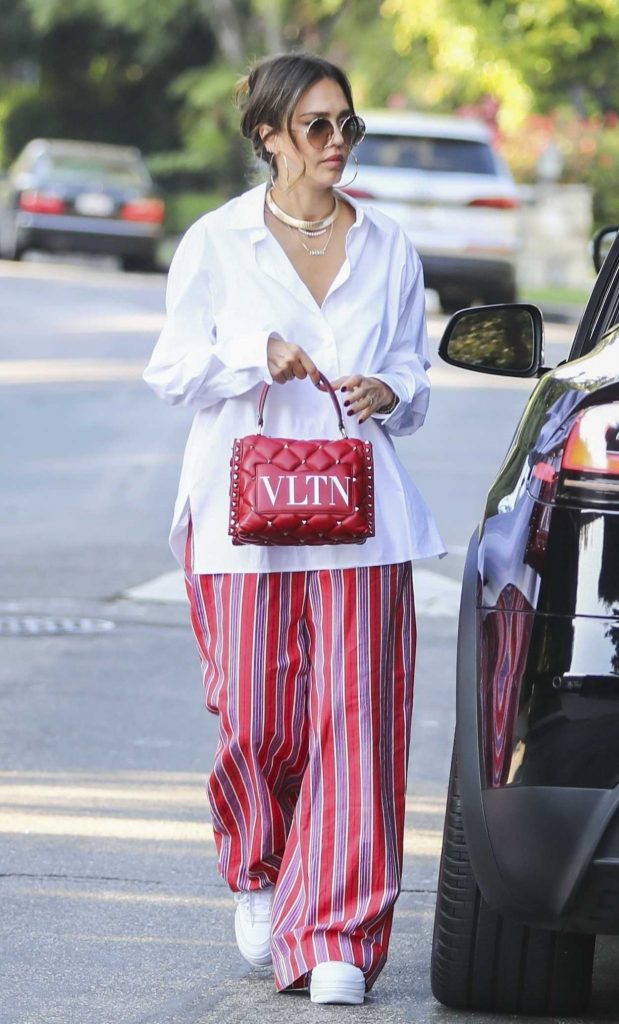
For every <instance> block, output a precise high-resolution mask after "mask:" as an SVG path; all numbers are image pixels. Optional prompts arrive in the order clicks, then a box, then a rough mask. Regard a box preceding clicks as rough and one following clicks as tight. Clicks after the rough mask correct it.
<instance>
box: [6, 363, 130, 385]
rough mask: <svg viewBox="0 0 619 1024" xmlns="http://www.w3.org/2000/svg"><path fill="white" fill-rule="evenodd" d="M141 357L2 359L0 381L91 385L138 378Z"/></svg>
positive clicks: (8, 382) (7, 382) (9, 382)
mask: <svg viewBox="0 0 619 1024" xmlns="http://www.w3.org/2000/svg"><path fill="white" fill-rule="evenodd" d="M144 366H145V363H144V360H143V359H142V360H136V359H3V360H0V385H1V384H91V383H97V384H101V383H106V384H107V383H113V382H115V381H124V380H140V378H141V376H142V373H143V371H144Z"/></svg>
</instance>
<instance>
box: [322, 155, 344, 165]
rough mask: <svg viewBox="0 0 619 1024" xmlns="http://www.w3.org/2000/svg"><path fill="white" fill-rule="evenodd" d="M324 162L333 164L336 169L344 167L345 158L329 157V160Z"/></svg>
mask: <svg viewBox="0 0 619 1024" xmlns="http://www.w3.org/2000/svg"><path fill="white" fill-rule="evenodd" d="M322 162H323V164H333V166H334V167H342V165H343V163H344V158H343V157H341V156H328V157H327V159H326V160H323V161H322Z"/></svg>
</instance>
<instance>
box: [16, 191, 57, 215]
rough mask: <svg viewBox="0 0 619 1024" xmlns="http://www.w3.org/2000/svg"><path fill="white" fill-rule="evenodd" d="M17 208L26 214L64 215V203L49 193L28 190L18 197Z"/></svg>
mask: <svg viewBox="0 0 619 1024" xmlns="http://www.w3.org/2000/svg"><path fill="white" fill-rule="evenodd" d="M19 208H20V210H24V211H25V212H26V213H64V211H65V209H66V207H65V201H64V199H61V198H60V196H56V195H54V194H53V193H51V192H39V191H37V190H35V189H29V190H28V191H26V192H22V193H21V195H20V197H19Z"/></svg>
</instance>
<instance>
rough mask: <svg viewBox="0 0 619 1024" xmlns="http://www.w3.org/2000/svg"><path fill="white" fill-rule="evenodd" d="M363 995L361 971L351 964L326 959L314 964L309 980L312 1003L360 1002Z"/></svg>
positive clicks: (363, 983)
mask: <svg viewBox="0 0 619 1024" xmlns="http://www.w3.org/2000/svg"><path fill="white" fill-rule="evenodd" d="M364 996H365V978H364V976H363V971H362V970H361V969H360V968H359V967H355V966H354V965H353V964H347V963H343V962H342V961H339V960H328V961H327V962H326V963H324V964H316V966H315V967H314V970H313V971H312V977H311V980H310V999H311V1001H312V1002H313V1003H347V1004H349V1005H351V1006H352V1005H354V1004H356V1003H362V1002H363V999H364Z"/></svg>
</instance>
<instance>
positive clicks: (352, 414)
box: [346, 409, 355, 416]
mask: <svg viewBox="0 0 619 1024" xmlns="http://www.w3.org/2000/svg"><path fill="white" fill-rule="evenodd" d="M346 415H347V416H354V415H355V414H354V412H353V411H352V409H349V410H348V412H347V413H346Z"/></svg>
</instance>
